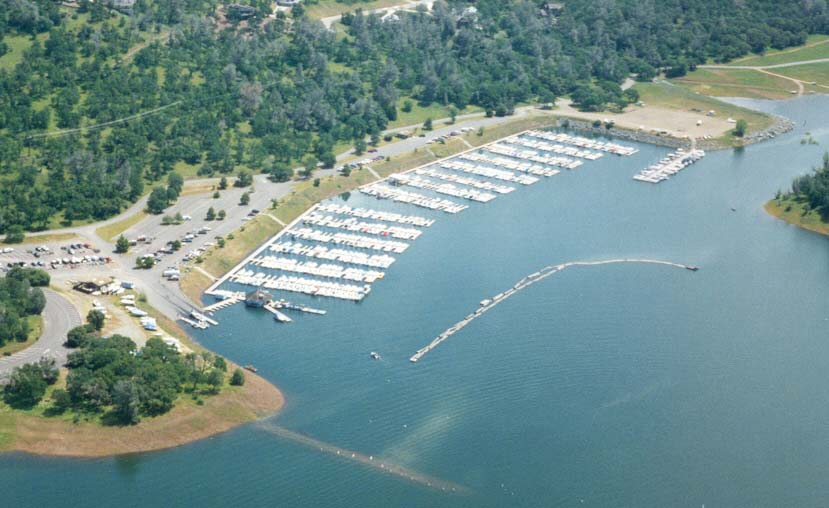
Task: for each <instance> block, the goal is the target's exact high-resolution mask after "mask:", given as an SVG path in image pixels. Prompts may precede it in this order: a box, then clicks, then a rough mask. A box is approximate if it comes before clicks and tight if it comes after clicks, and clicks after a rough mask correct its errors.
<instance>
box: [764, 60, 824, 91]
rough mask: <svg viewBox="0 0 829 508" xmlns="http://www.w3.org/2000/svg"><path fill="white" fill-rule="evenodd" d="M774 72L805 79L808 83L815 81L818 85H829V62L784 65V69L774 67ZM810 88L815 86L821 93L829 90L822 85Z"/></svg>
mask: <svg viewBox="0 0 829 508" xmlns="http://www.w3.org/2000/svg"><path fill="white" fill-rule="evenodd" d="M774 72H775V73H777V74H782V75H784V76H788V77H790V78H794V79H799V80H801V81H805V82H806V83H812V82H814V83H817V84H818V85H823V86H829V62H827V63H816V64H808V65H797V66H795V67H784V68H782V69H774ZM810 88H814V89H815V90H816V91H818V92H821V93H827V92H829V90H827V89H826V88H823V87H821V86H817V87H810Z"/></svg>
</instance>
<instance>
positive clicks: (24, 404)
mask: <svg viewBox="0 0 829 508" xmlns="http://www.w3.org/2000/svg"><path fill="white" fill-rule="evenodd" d="M57 380H58V369H57V368H56V367H55V361H54V360H51V359H45V358H43V359H41V360H40V361H39V362H38V363H27V364H25V365H21V366H20V367H17V368H15V369H14V371H12V374H11V377H10V378H9V383H8V384H7V385H6V386H5V388H4V389H3V400H4V401H5V402H6V404H8V405H10V406H11V407H13V408H16V409H30V408H32V407H34V406H36V405H37V404H38V403H39V402H40V401H41V400H42V399H43V396H44V395H45V394H46V387H47V386H49V385H51V384H55V382H56V381H57Z"/></svg>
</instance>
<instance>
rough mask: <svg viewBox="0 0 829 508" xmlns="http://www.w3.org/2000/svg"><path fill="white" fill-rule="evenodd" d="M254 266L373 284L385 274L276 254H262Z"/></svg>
mask: <svg viewBox="0 0 829 508" xmlns="http://www.w3.org/2000/svg"><path fill="white" fill-rule="evenodd" d="M250 264H251V265H253V266H259V267H262V268H267V269H269V270H280V271H283V272H293V273H301V274H305V275H314V276H316V277H326V278H329V279H344V280H350V281H354V282H365V283H368V284H371V283H372V282H374V281H376V280H377V279H382V278H383V277H384V276H385V273H384V272H380V271H377V270H364V269H362V268H352V267H346V266H342V265H336V264H333V263H323V264H320V263H317V262H315V261H304V262H303V261H298V260H296V259H290V258H282V257H276V256H262V257H258V258H256V259H254V260H252V261H251V262H250Z"/></svg>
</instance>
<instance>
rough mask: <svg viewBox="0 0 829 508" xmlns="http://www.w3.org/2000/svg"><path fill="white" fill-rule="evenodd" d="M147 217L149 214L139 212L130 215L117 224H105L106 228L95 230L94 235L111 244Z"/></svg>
mask: <svg viewBox="0 0 829 508" xmlns="http://www.w3.org/2000/svg"><path fill="white" fill-rule="evenodd" d="M148 216H149V214H148V213H147V212H145V211H144V210H141V211H140V212H138V213H135V214H133V215H130V216H129V217H126V218H124V219H121V220H119V221H117V222H113V223H112V224H107V225H106V226H101V227H99V228H98V229H96V230H95V234H96V235H98V236H100V237H101V238H102V239H104V240H105V241H107V242H110V243H111V242H113V241H114V239H115V238H116V237H118V236H119V235H120V234H121V233H123V232H124V231H126V230H128V229H129V228H131V227H133V226H135V225H136V224H138V223H139V222H141V221H142V220H144V219H145V218H147V217H148Z"/></svg>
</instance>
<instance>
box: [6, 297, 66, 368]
mask: <svg viewBox="0 0 829 508" xmlns="http://www.w3.org/2000/svg"><path fill="white" fill-rule="evenodd" d="M43 293H44V294H45V295H46V307H45V308H44V309H43V334H42V335H41V336H40V339H38V340H37V342H35V343H34V344H32V345H31V346H29V347H28V348H26V349H24V350H23V351H20V352H17V353H15V354H13V355H11V356H4V357H2V358H0V377H3V376H6V375H8V374H10V373H11V371H12V370H14V368H15V367H19V366H21V365H23V364H25V363H32V362H36V361H38V360H39V359H40V358H42V357H44V356H45V357H50V358H54V359H55V361H57V363H58V365H63V364H64V363H66V356H67V355H68V354H69V351H70V350H69V349H67V348H66V347H64V345H63V343H64V341H65V340H66V334H67V332H69V330H71V329H72V328H74V327H76V326H78V325H80V324H81V316H80V314H78V311H77V309H75V307H74V306H73V305H72V304H71V303H69V301H68V300H67V299H66V298H64V297H62V296H61V295H59V294H57V293H55V292H54V291H52V290H50V289H44V290H43Z"/></svg>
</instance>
